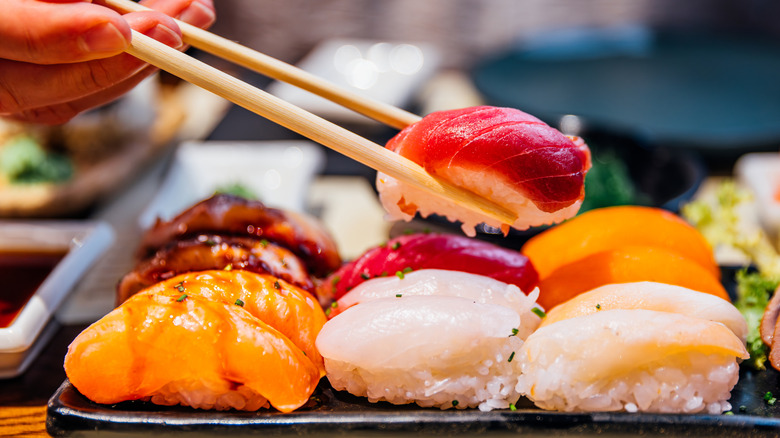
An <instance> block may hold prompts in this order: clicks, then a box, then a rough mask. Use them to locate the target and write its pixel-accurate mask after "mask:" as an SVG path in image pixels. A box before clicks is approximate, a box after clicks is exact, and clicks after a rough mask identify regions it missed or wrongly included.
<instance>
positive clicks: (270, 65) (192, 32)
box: [101, 0, 420, 129]
mask: <svg viewBox="0 0 780 438" xmlns="http://www.w3.org/2000/svg"><path fill="white" fill-rule="evenodd" d="M101 3H103V4H105V5H106V6H109V7H111V8H113V9H116V10H119V11H120V12H125V13H126V12H138V11H151V10H152V9H149V8H147V7H145V6H141V5H139V4H138V3H135V2H133V1H131V0H101ZM176 24H178V25H179V27H180V28H181V32H182V36H183V40H184V42H185V43H186V44H189V45H192V46H193V47H197V48H198V49H201V50H203V51H204V52H208V53H211V54H213V55H216V56H218V57H220V58H223V59H227V60H228V61H230V62H233V63H235V64H238V65H240V66H242V67H245V68H248V69H250V70H253V71H256V72H258V73H260V74H263V75H265V76H268V77H271V78H273V79H276V80H279V81H282V82H286V83H288V84H291V85H294V86H296V87H299V88H302V89H304V90H306V91H309V92H312V93H314V94H316V95H318V96H321V97H324V98H325V99H328V100H330V101H332V102H335V103H337V104H339V105H342V106H344V107H346V108H349V109H351V110H353V111H356V112H358V113H360V114H363V115H364V116H367V117H369V118H372V119H374V120H377V121H379V122H382V123H384V124H386V125H389V126H392V127H394V128H397V129H403V128H405V127H407V126H409V125H411V124H412V123H415V122H418V121H419V120H420V116H418V115H416V114H412V113H410V112H407V111H404V110H402V109H400V108H397V107H394V106H392V105H389V104H386V103H384V102H381V101H378V100H375V99H371V98H368V97H365V96H361V95H360V94H357V93H355V92H353V91H351V90H349V89H347V88H344V87H341V86H339V85H336V84H334V83H332V82H329V81H327V80H324V79H322V78H320V77H317V76H315V75H313V74H311V73H308V72H306V71H304V70H301V69H299V68H298V67H295V66H293V65H290V64H287V63H285V62H282V61H280V60H278V59H275V58H273V57H270V56H268V55H265V54H263V53H260V52H257V51H255V50H252V49H250V48H248V47H246V46H242V45H241V44H238V43H236V42H233V41H230V40H229V39H227V38H223V37H221V36H219V35H215V34H213V33H211V32H209V31H207V30H203V29H201V28H199V27H197V26H193V25H191V24H189V23H185V22H183V21H179V20H176Z"/></svg>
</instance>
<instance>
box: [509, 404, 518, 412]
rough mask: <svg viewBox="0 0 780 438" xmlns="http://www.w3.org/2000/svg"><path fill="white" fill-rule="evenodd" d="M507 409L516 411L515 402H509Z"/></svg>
mask: <svg viewBox="0 0 780 438" xmlns="http://www.w3.org/2000/svg"><path fill="white" fill-rule="evenodd" d="M509 410H510V411H516V410H517V406H515V404H514V403H510V404H509Z"/></svg>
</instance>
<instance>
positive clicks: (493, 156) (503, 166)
mask: <svg viewBox="0 0 780 438" xmlns="http://www.w3.org/2000/svg"><path fill="white" fill-rule="evenodd" d="M387 147H388V148H389V149H391V150H393V151H395V152H397V153H399V154H401V155H403V156H404V157H406V158H408V159H410V160H412V161H415V162H416V163H417V164H420V165H421V166H423V167H424V168H425V170H426V171H427V172H429V173H430V174H432V175H436V176H440V177H442V178H445V179H448V180H451V181H452V180H454V179H455V176H456V175H457V174H458V173H459V172H462V171H463V170H468V171H472V172H485V171H490V172H493V173H497V174H499V175H501V176H503V178H505V179H506V180H507V182H508V183H509V184H510V185H511V186H512V187H515V188H516V190H517V191H518V192H519V193H520V194H521V195H522V196H524V197H525V198H527V199H529V200H530V201H531V202H533V203H534V205H536V206H537V208H539V209H540V210H541V211H544V212H554V211H557V210H560V209H562V208H565V207H568V206H570V205H572V204H574V203H575V202H577V201H578V200H581V199H582V198H583V197H584V195H585V192H584V181H585V174H586V173H587V170H588V169H589V168H590V152H589V150H588V148H587V146H585V143H584V142H582V141H581V140H579V139H575V140H572V139H571V138H569V137H567V136H565V135H563V134H562V133H560V132H559V131H558V130H556V129H554V128H552V127H550V126H549V125H547V124H545V123H544V122H542V121H541V120H539V119H537V118H536V117H534V116H531V115H529V114H527V113H524V112H522V111H519V110H516V109H513V108H496V107H489V106H481V107H472V108H465V109H460V110H453V111H440V112H436V113H432V114H431V115H429V116H426V117H425V118H423V120H421V121H420V122H418V123H415V124H414V125H411V126H409V127H407V128H406V129H404V130H403V131H402V132H401V133H399V134H398V135H397V136H396V137H394V138H393V139H391V140H390V142H389V143H388V145H387Z"/></svg>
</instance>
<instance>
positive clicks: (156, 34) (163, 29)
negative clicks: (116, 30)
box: [125, 12, 184, 49]
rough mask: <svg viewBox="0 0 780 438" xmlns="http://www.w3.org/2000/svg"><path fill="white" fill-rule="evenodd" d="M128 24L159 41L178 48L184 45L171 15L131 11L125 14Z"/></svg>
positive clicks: (179, 30)
mask: <svg viewBox="0 0 780 438" xmlns="http://www.w3.org/2000/svg"><path fill="white" fill-rule="evenodd" d="M125 19H126V20H127V22H128V23H130V26H131V27H132V28H133V29H135V30H136V31H138V32H141V33H143V34H144V35H146V36H149V37H152V38H154V39H156V40H158V41H160V42H161V43H163V44H165V45H168V46H171V47H174V48H177V49H178V48H180V47H182V46H183V45H184V42H183V41H182V38H181V29H179V26H178V25H177V24H176V21H175V20H174V19H172V18H171V17H169V16H167V15H165V14H162V13H159V12H133V13H130V14H127V15H125Z"/></svg>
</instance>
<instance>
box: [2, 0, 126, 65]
mask: <svg viewBox="0 0 780 438" xmlns="http://www.w3.org/2000/svg"><path fill="white" fill-rule="evenodd" d="M130 35H131V33H130V26H129V25H128V24H127V22H126V21H125V20H124V19H123V18H122V16H121V15H119V14H118V13H116V12H114V11H112V10H110V9H108V8H105V7H102V6H98V5H94V4H91V3H86V2H68V3H49V2H42V1H38V0H16V1H10V2H4V5H3V14H2V16H0V41H2V44H0V57H1V58H5V59H13V60H15V61H23V62H31V63H35V64H64V63H72V62H82V61H89V60H92V59H98V58H106V57H109V56H113V55H116V54H119V53H121V52H122V51H123V50H124V49H125V48H126V47H127V46H128V45H129V43H130V38H131V36H130Z"/></svg>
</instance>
